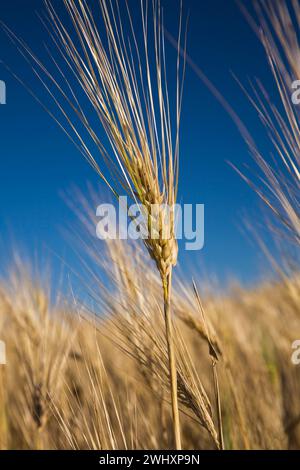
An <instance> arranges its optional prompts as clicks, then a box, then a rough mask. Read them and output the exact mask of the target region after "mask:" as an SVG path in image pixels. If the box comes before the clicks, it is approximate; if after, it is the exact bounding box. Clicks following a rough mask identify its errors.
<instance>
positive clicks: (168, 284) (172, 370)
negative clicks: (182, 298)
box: [163, 269, 181, 450]
mask: <svg viewBox="0 0 300 470" xmlns="http://www.w3.org/2000/svg"><path fill="white" fill-rule="evenodd" d="M163 290H164V314H165V325H166V340H167V347H168V359H169V375H170V389H171V402H172V415H173V430H174V438H175V445H176V449H177V450H181V436H180V422H179V410H178V396H177V371H176V357H175V350H174V341H173V330H174V327H173V322H172V315H171V290H172V269H170V272H169V274H168V275H167V276H166V277H165V280H164V282H163Z"/></svg>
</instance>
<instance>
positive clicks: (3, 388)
mask: <svg viewBox="0 0 300 470" xmlns="http://www.w3.org/2000/svg"><path fill="white" fill-rule="evenodd" d="M62 1H63V3H64V5H65V7H66V11H67V13H68V19H69V23H67V21H66V23H64V22H63V21H62V20H61V18H60V15H59V14H58V12H57V11H56V10H55V8H54V7H53V6H52V4H51V3H50V2H48V1H47V0H46V5H47V12H48V15H47V19H46V20H43V21H44V24H45V27H46V28H47V30H48V33H49V35H50V37H51V40H52V42H53V44H54V45H55V48H56V54H57V55H56V56H55V54H54V52H53V53H51V52H50V50H49V57H50V60H51V62H52V65H53V69H54V71H53V72H52V73H50V72H49V71H48V68H46V67H45V65H43V62H42V61H40V60H39V59H38V58H37V57H36V56H35V55H34V53H33V52H32V51H31V50H30V49H29V47H28V46H27V45H26V44H25V43H23V42H22V41H21V40H19V39H18V38H17V37H16V36H15V35H14V34H13V33H12V32H11V31H10V30H8V29H7V28H6V27H5V29H6V32H7V34H8V35H9V36H10V37H11V38H12V39H13V41H14V42H15V43H16V44H17V47H18V48H19V50H20V51H21V52H22V53H23V54H24V55H25V57H26V59H27V60H28V62H29V63H30V64H31V66H32V70H33V72H34V73H35V74H36V76H37V77H38V78H39V80H40V81H41V83H42V84H43V85H44V87H45V88H46V90H47V92H48V93H50V96H51V97H52V99H53V102H54V105H55V107H56V110H57V111H58V112H57V111H56V112H51V111H50V110H48V112H49V113H50V114H51V116H52V117H53V118H54V119H55V120H56V121H57V122H58V124H59V125H60V126H61V128H62V129H63V130H64V131H65V132H66V134H67V135H68V137H69V138H70V139H71V140H72V141H73V142H74V144H75V145H76V146H77V148H78V149H79V150H80V152H81V153H82V154H83V156H84V157H85V158H86V159H87V161H88V162H89V163H90V164H91V165H92V167H93V168H94V170H95V171H96V172H97V173H98V175H99V177H100V178H101V179H102V180H104V181H105V183H106V184H107V185H108V186H109V188H110V190H111V191H112V193H113V195H114V196H115V197H116V198H117V200H118V198H119V197H120V195H122V191H123V192H124V193H125V194H127V195H128V197H129V198H131V200H132V201H135V202H136V203H137V204H139V205H141V206H142V207H144V208H145V211H144V212H143V215H144V225H145V227H146V228H147V229H148V231H149V233H150V234H151V235H153V234H154V236H151V237H149V238H148V239H146V240H145V243H144V244H145V246H146V250H144V247H143V246H140V245H139V244H138V243H137V242H128V241H126V242H125V241H121V240H106V241H105V242H104V241H102V242H101V243H102V244H101V249H99V241H97V239H96V238H95V236H94V233H95V214H94V209H93V207H94V205H95V204H94V203H96V202H97V201H98V200H99V197H96V198H95V195H94V194H93V195H91V196H90V197H88V196H87V195H84V196H81V195H77V196H76V198H77V199H76V200H74V197H75V196H74V193H73V194H72V198H73V199H72V200H71V205H72V206H74V207H75V209H76V212H77V214H78V218H79V220H80V227H81V228H80V230H81V232H80V233H81V234H82V238H80V240H79V246H80V250H81V251H80V256H81V260H82V272H81V273H77V275H76V282H74V286H77V287H78V286H80V289H81V291H82V292H84V294H83V295H82V292H80V291H79V289H78V292H76V288H75V287H74V286H72V288H71V289H70V292H69V293H68V292H67V293H64V295H62V292H59V291H58V292H56V293H53V292H52V293H51V289H50V286H51V280H50V278H49V279H47V278H46V280H45V281H44V282H42V280H41V276H40V273H39V272H35V270H34V269H30V268H28V267H27V268H25V267H24V265H23V264H22V263H21V262H20V260H19V258H17V259H16V262H15V263H14V265H13V266H12V269H11V273H9V275H7V278H6V279H5V280H1V283H0V338H2V337H3V338H4V339H5V343H6V348H7V358H8V364H7V365H6V366H0V448H1V449H99V450H102V449H105V450H116V449H171V448H177V449H180V448H184V449H203V450H204V449H297V448H298V449H299V448H300V400H299V391H300V374H299V368H297V367H296V366H294V365H292V363H291V354H292V350H291V345H292V343H293V341H294V340H295V339H296V337H297V335H298V338H299V337H300V326H299V325H300V322H299V314H300V311H299V305H300V279H299V275H297V273H296V274H295V273H294V274H293V275H288V274H287V273H286V272H283V271H280V278H279V280H274V281H268V282H267V281H266V282H265V283H262V285H261V286H260V287H258V288H255V289H254V288H253V289H252V290H245V289H244V288H241V287H239V285H238V284H235V285H232V286H231V287H230V289H229V290H228V292H226V293H220V292H219V290H218V289H217V288H214V286H211V287H209V286H208V288H207V289H205V290H204V289H203V288H202V285H200V287H201V289H200V288H199V284H200V283H199V280H198V279H195V280H194V281H192V279H183V278H181V275H180V273H179V272H178V271H179V270H177V273H175V276H174V280H173V289H172V272H173V268H174V266H175V265H176V262H177V257H178V247H177V242H176V239H175V220H174V212H173V211H172V209H171V211H168V210H167V206H168V207H171V208H173V207H174V204H175V203H176V197H177V189H178V177H179V129H180V116H181V107H182V96H183V79H184V72H185V61H184V60H183V61H181V60H180V57H181V56H182V55H183V57H184V56H185V42H186V40H185V33H184V32H183V30H184V28H183V27H182V16H181V15H179V24H178V28H179V33H178V42H177V45H176V48H177V60H176V64H175V67H174V69H175V74H174V77H173V79H174V78H175V82H176V86H175V96H174V99H172V96H170V95H171V93H169V89H168V80H167V59H166V54H165V40H164V28H163V14H162V10H161V6H160V2H159V0H153V2H150V5H148V2H144V1H141V24H142V38H141V41H140V38H139V37H137V35H136V32H135V27H134V24H133V20H132V16H131V15H130V12H129V11H128V18H127V20H128V21H127V23H128V24H127V26H128V31H127V30H126V32H125V31H124V23H123V19H121V15H120V11H119V8H118V2H110V1H107V0H100V1H99V5H100V8H98V10H99V13H101V17H102V23H101V24H102V26H103V28H99V27H98V16H97V18H95V17H94V16H93V15H94V13H92V11H91V9H90V7H89V4H88V2H86V1H84V0H78V1H76V0H62ZM292 5H293V9H289V8H288V7H287V6H286V4H285V2H273V1H270V2H269V1H259V2H256V7H257V13H258V18H259V19H260V24H259V26H257V25H256V24H254V28H255V30H256V32H257V34H258V35H259V36H260V38H261V40H262V42H263V45H264V47H265V50H266V54H267V57H268V60H269V63H270V66H271V70H272V73H273V74H274V78H275V81H276V84H277V87H278V90H279V96H280V99H281V103H282V107H283V109H282V110H281V111H280V110H279V109H277V108H276V107H275V106H274V105H273V104H272V101H271V100H270V98H269V97H268V95H267V93H266V90H264V88H263V87H262V85H260V84H259V83H258V86H257V87H253V89H252V91H253V93H249V92H247V94H248V96H249V98H250V100H251V102H252V104H253V105H254V106H255V109H256V110H257V112H258V115H259V117H260V119H261V120H262V122H263V124H264V125H265V126H266V127H267V130H268V134H269V136H270V138H271V143H272V145H273V148H274V159H275V163H274V166H271V164H270V163H268V161H269V160H268V159H267V158H263V156H262V155H261V154H260V152H259V150H258V148H257V146H256V145H255V143H254V139H252V138H249V135H250V134H247V143H248V145H249V146H250V148H251V152H252V153H253V155H254V157H255V160H256V162H257V163H258V164H259V167H260V169H261V170H262V174H260V176H259V179H258V180H257V181H253V180H250V178H249V177H248V176H246V175H245V174H243V173H242V172H240V173H241V175H242V177H243V178H244V179H245V180H246V181H247V182H248V183H249V184H250V185H251V186H252V187H254V189H255V190H256V191H257V192H258V194H259V196H260V197H261V198H262V199H263V201H264V202H265V203H266V204H267V206H268V207H269V208H271V211H272V213H273V214H274V215H275V222H274V227H273V228H275V229H276V231H278V229H281V232H282V231H283V232H284V234H285V235H289V240H288V241H287V243H290V241H291V240H292V242H293V244H294V247H296V250H297V249H299V237H300V228H299V227H300V219H299V190H300V177H299V174H300V168H299V166H300V165H299V163H300V161H299V152H300V145H299V116H298V112H297V109H296V108H295V107H293V106H292V104H291V100H290V89H291V82H292V81H293V80H294V79H296V78H300V73H299V72H300V71H299V58H300V48H299V45H298V39H299V34H300V4H299V2H298V1H296V0H295V1H293V2H292ZM99 16H100V15H99ZM251 21H252V20H251ZM252 23H253V21H252ZM103 31H105V34H103ZM128 35H129V36H130V40H129V39H128ZM297 74H298V76H297ZM99 123H100V124H101V126H102V128H103V129H104V131H105V134H106V139H107V141H106V143H105V144H104V143H103V142H102V140H100V136H99V134H98V133H97V129H98V127H99ZM88 142H90V147H89V145H88ZM96 151H97V154H98V155H99V154H100V158H97V157H96V156H95V152H96ZM94 198H95V199H94ZM152 205H156V206H157V207H159V210H158V211H157V212H156V213H155V215H153V212H151V207H152ZM129 216H130V214H129ZM164 229H166V230H164ZM166 234H167V235H168V236H166ZM147 252H148V253H147ZM148 254H150V257H149V256H148ZM174 286H175V288H174ZM171 289H172V295H171ZM171 300H172V313H171ZM295 335H296V337H295Z"/></svg>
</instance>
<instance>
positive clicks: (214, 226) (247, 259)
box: [0, 0, 274, 284]
mask: <svg viewBox="0 0 300 470" xmlns="http://www.w3.org/2000/svg"><path fill="white" fill-rule="evenodd" d="M42 3H43V2H42V1H41V0H27V1H26V2H24V1H23V0H2V1H1V14H0V15H1V20H3V21H4V22H5V23H6V24H7V25H8V26H9V27H10V28H11V29H13V30H14V31H15V32H16V33H17V35H18V36H21V37H22V38H24V39H25V40H26V42H27V43H28V44H29V45H30V46H31V47H32V49H33V50H34V51H36V52H37V54H39V55H41V56H43V54H44V52H43V50H42V42H43V41H44V40H47V34H46V32H45V31H44V30H43V28H42V26H41V25H40V23H39V20H38V19H37V17H36V15H35V11H41V10H42V9H43V5H42ZM53 3H54V4H57V5H59V4H60V3H61V2H60V0H54V2H53ZM137 3H139V2H137V1H136V0H130V1H129V4H131V5H133V6H134V7H135V4H137ZM250 3H251V2H250V1H244V4H245V5H246V6H250ZM163 4H164V11H165V17H166V23H167V26H168V28H169V29H170V30H172V29H173V28H175V27H176V24H177V23H176V21H177V14H178V9H176V8H175V7H174V4H177V2H176V1H175V0H165V1H164V2H163ZM183 7H184V11H185V12H189V13H190V20H189V33H188V53H189V55H190V56H191V57H192V59H193V60H194V62H195V63H196V64H197V66H199V67H200V68H201V70H202V71H203V72H204V73H205V74H206V75H207V76H208V78H209V79H210V80H211V81H212V82H213V83H214V84H215V85H216V86H217V88H218V89H219V90H220V91H221V93H222V94H223V95H224V96H225V98H226V99H227V101H229V102H230V103H231V104H232V106H233V107H234V108H235V110H236V111H237V112H238V113H239V115H240V116H241V117H242V118H243V120H244V121H245V122H246V123H247V124H248V125H249V128H250V130H251V132H252V133H253V134H254V135H255V137H256V139H257V140H258V141H259V142H260V141H261V142H263V139H265V135H264V133H263V131H262V129H261V127H260V125H259V122H258V119H257V116H256V113H255V112H254V110H252V109H251V106H250V104H249V102H248V101H247V99H246V98H245V96H244V95H243V93H242V92H241V90H240V89H239V86H238V85H237V83H236V82H235V81H234V79H233V78H232V74H231V72H234V73H235V74H236V75H237V76H238V77H239V79H240V80H241V81H242V82H245V83H246V81H247V79H248V77H250V78H253V77H255V76H258V77H260V78H261V79H262V81H263V82H264V84H265V86H266V87H268V89H269V90H274V84H273V81H272V77H271V74H270V72H269V70H268V67H267V64H266V59H265V55H264V52H263V49H262V47H261V45H260V43H259V42H258V40H257V38H256V37H255V35H254V33H253V31H252V30H251V28H250V27H249V25H248V24H247V22H246V20H245V19H244V17H243V16H242V14H241V12H240V11H239V8H238V7H237V4H236V2H235V1H234V0H209V1H205V0H201V1H199V0H183ZM135 10H136V9H135ZM0 51H1V52H0V60H3V61H4V62H5V63H7V64H8V65H9V66H10V67H11V68H12V69H13V70H14V71H15V72H16V73H17V74H18V75H19V76H21V77H22V78H24V80H25V81H27V82H28V83H29V84H31V85H32V86H33V87H35V86H37V89H36V91H37V94H38V93H39V89H38V84H37V83H36V82H35V81H34V80H33V77H32V74H31V72H30V70H29V69H28V67H27V66H26V63H25V62H24V60H23V59H22V57H21V56H20V55H19V54H18V52H17V51H16V48H15V47H14V46H13V45H12V44H10V42H9V40H8V39H7V37H6V36H5V34H3V33H2V32H0ZM168 53H170V54H174V51H173V50H172V48H171V47H170V48H169V50H168ZM0 80H4V81H5V82H6V86H7V104H6V106H0V143H1V146H0V153H1V158H0V168H1V169H0V258H1V265H3V264H6V262H7V261H9V260H10V258H9V253H10V250H9V247H10V246H11V245H12V244H14V245H17V246H19V247H20V248H19V251H21V252H22V253H24V255H25V253H26V256H28V255H29V256H31V255H32V254H33V253H39V255H41V254H42V256H46V257H47V256H50V257H52V258H53V259H54V261H53V263H54V269H55V270H57V269H59V266H60V263H61V261H60V259H61V258H63V259H65V260H66V261H67V263H68V264H70V265H71V266H73V265H74V266H75V264H76V261H75V258H74V254H73V249H72V247H71V245H70V242H69V240H68V239H67V238H66V237H65V236H64V234H63V229H64V228H65V227H66V226H68V227H69V226H71V227H72V225H73V223H74V222H75V217H74V214H73V212H72V211H71V210H70V209H69V208H68V207H67V206H66V204H65V202H64V200H63V198H62V197H61V193H62V192H69V191H70V189H71V188H72V187H74V186H75V187H77V188H80V189H81V190H82V191H83V192H85V190H86V185H87V183H88V182H91V183H92V184H93V185H94V186H95V187H97V188H99V189H100V190H102V188H104V186H103V184H102V183H101V182H100V181H99V180H98V178H97V176H96V175H95V174H94V173H93V171H92V169H91V168H90V167H89V166H88V164H87V163H86V162H85V161H84V160H83V159H82V157H81V155H80V154H79V153H78V152H77V150H76V149H75V148H74V147H73V145H72V144H71V143H70V142H69V141H68V140H67V138H66V137H65V135H63V133H62V132H61V130H60V129H59V128H58V127H57V126H56V124H55V123H54V122H53V121H52V120H51V118H50V117H49V116H48V115H47V114H46V113H45V111H44V110H43V109H42V108H41V107H40V106H39V104H38V103H36V102H35V101H34V99H33V98H32V97H31V96H30V95H29V94H28V93H27V91H26V90H25V89H24V88H23V87H22V86H21V85H20V84H19V83H18V82H17V81H16V80H15V79H14V78H13V77H12V76H11V75H10V74H9V73H8V72H7V70H6V69H5V67H4V66H2V65H1V64H0ZM34 89H35V88H34ZM228 160H229V161H231V162H233V163H234V164H235V165H238V166H242V165H243V164H250V165H253V164H252V163H251V159H250V157H249V155H248V151H247V148H246V145H245V144H244V142H243V139H242V138H241V136H240V135H239V133H238V131H237V129H236V128H235V125H234V124H233V123H232V121H231V119H230V117H229V116H228V115H227V114H226V112H225V111H224V110H223V109H222V107H221V105H220V104H219V103H218V102H217V101H216V99H215V98H214V97H213V96H212V95H211V94H210V92H209V91H208V90H207V89H206V87H205V86H204V85H203V84H202V82H201V81H200V80H199V78H198V77H197V76H196V75H195V73H194V72H193V71H192V70H191V69H189V68H188V69H187V74H186V83H185V95H184V109H183V115H182V130H181V173H180V202H185V203H203V204H205V247H204V249H203V250H202V251H201V252H199V253H192V252H182V253H181V255H180V263H181V265H182V268H183V269H184V270H185V271H186V272H188V273H191V270H193V271H198V272H199V273H201V274H202V275H209V276H210V277H216V278H217V279H219V280H220V282H221V284H223V283H225V281H226V280H228V279H230V278H236V279H239V280H240V281H241V282H243V283H253V282H258V281H259V279H260V278H261V276H262V273H264V270H265V269H266V268H265V265H264V263H265V261H264V258H263V256H262V255H261V253H260V252H259V249H258V248H257V246H256V244H255V243H254V242H253V240H251V234H249V233H247V231H245V229H244V221H243V220H244V218H245V217H246V218H247V219H248V220H250V221H252V222H251V223H252V224H253V225H254V226H258V225H259V224H260V223H261V222H262V221H261V204H260V203H259V201H258V199H257V197H256V196H255V195H254V194H253V193H252V191H251V190H250V189H249V188H248V187H247V186H246V184H245V183H244V182H243V181H242V180H241V179H240V177H239V176H238V175H237V174H236V173H235V172H234V171H233V170H232V168H231V167H230V166H229V165H228V163H227V161H228ZM99 249H101V247H100V246H99ZM76 266H77V265H76ZM76 269H78V266H77V268H76Z"/></svg>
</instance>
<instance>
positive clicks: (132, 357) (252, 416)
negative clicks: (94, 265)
mask: <svg viewBox="0 0 300 470" xmlns="http://www.w3.org/2000/svg"><path fill="white" fill-rule="evenodd" d="M114 243H116V246H113V247H111V246H108V247H107V253H106V255H107V256H106V261H109V262H110V263H109V266H110V268H109V269H107V268H106V269H107V271H106V274H107V276H109V279H110V281H111V286H113V287H111V289H110V291H109V292H108V291H106V290H105V287H104V286H101V285H100V284H99V285H97V284H96V283H95V286H94V287H93V293H92V295H93V298H94V300H95V301H97V302H96V304H97V308H98V310H97V311H92V309H90V308H89V309H86V308H84V307H82V306H78V304H77V305H75V304H74V305H73V306H72V305H70V303H67V302H64V301H63V299H61V298H60V299H59V297H61V296H59V293H57V300H58V301H57V303H56V304H55V303H53V300H52V301H50V298H49V293H48V292H49V289H48V287H49V286H48V287H47V286H44V287H43V286H42V285H39V283H38V282H36V281H34V280H33V278H32V277H31V275H30V274H29V273H28V271H26V270H25V269H24V268H22V267H20V266H19V267H18V268H15V270H14V271H13V274H12V275H11V277H10V280H9V281H7V282H6V283H5V285H2V287H1V291H0V292H1V295H0V302H1V308H0V325H1V326H0V328H1V329H0V337H1V338H4V339H5V342H6V348H7V364H6V365H5V366H1V369H0V370H1V382H0V394H1V401H0V430H1V431H0V436H1V441H0V442H1V448H2V449H106V450H110V449H168V448H173V446H174V442H173V433H172V417H171V408H170V396H169V390H168V368H167V350H166V344H165V338H164V335H163V334H161V331H162V330H161V328H160V326H159V325H160V323H163V321H164V320H163V313H162V311H161V309H160V307H159V298H160V295H161V293H160V282H159V281H160V280H159V278H157V277H156V276H155V274H154V273H153V269H151V266H149V265H148V264H147V260H146V259H144V257H143V254H142V252H139V251H138V250H137V248H136V247H135V246H133V247H130V249H129V247H126V246H124V243H123V244H122V243H120V242H114ZM106 266H108V264H107V265H106ZM142 272H143V276H141V273H142ZM176 283H177V281H175V284H176ZM145 284H147V294H145V289H144V285H145ZM299 302H300V281H299V278H297V277H295V278H294V279H289V280H288V279H286V280H282V281H280V282H279V281H278V282H274V283H268V284H266V285H264V286H262V287H260V288H257V289H254V290H252V291H247V290H245V289H242V288H239V287H235V288H234V289H232V291H231V293H229V294H228V295H223V296H219V298H215V297H213V296H210V295H206V296H204V297H203V305H204V311H205V320H204V319H203V318H204V317H203V316H202V315H201V312H200V311H199V308H198V305H197V298H196V296H195V295H194V292H193V289H192V288H189V287H188V286H186V285H184V284H183V283H182V282H178V283H177V285H176V289H175V293H174V315H175V317H176V341H175V343H176V344H175V347H176V355H177V364H178V369H177V378H178V397H179V402H180V420H181V432H182V443H183V448H185V449H215V448H217V446H218V432H217V427H218V426H217V415H216V403H215V395H214V381H213V373H212V361H211V356H212V354H213V355H215V356H216V360H217V366H215V367H217V368H218V377H219V388H220V397H221V408H222V421H223V434H224V446H225V448H226V449H245V448H247V449H288V448H290V449H293V448H299V445H300V441H299V440H300V426H299V421H300V419H299V416H300V403H299V390H300V375H299V368H298V367H296V366H295V365H293V364H292V363H291V344H292V342H293V340H294V338H295V334H296V332H297V331H299ZM209 346H210V347H209ZM211 348H213V351H214V353H212V351H211Z"/></svg>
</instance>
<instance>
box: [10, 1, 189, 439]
mask: <svg viewBox="0 0 300 470" xmlns="http://www.w3.org/2000/svg"><path fill="white" fill-rule="evenodd" d="M45 1H46V5H47V10H48V24H47V26H46V27H48V29H49V33H50V36H51V38H52V39H53V41H54V43H55V45H56V47H57V50H58V52H59V55H60V56H61V57H60V58H63V62H64V66H65V67H63V66H60V65H58V61H57V60H56V59H55V58H54V57H53V56H52V55H51V53H50V57H51V58H52V60H53V62H54V64H55V66H56V72H57V75H58V77H56V78H55V77H54V75H52V74H50V73H49V72H48V70H47V69H46V67H45V66H44V65H43V64H42V63H41V62H40V61H39V60H38V59H37V58H36V57H35V56H34V54H32V53H31V51H30V50H29V49H28V48H27V47H26V46H25V50H26V54H27V57H28V58H29V60H32V61H33V62H34V64H35V65H34V72H35V73H36V74H37V76H38V77H39V79H40V80H41V81H42V83H43V85H44V86H45V88H46V90H47V91H48V92H49V91H50V95H51V96H52V98H53V100H54V103H55V105H56V106H57V107H58V110H59V113H60V114H61V115H60V116H57V117H55V119H56V120H57V121H58V122H59V125H60V126H61V127H62V128H63V129H64V130H65V132H66V133H67V134H68V135H69V137H70V138H71V139H72V141H73V142H75V144H76V145H77V147H78V148H79V149H80V151H81V152H82V154H83V155H84V157H85V158H86V159H87V160H88V161H89V163H90V164H91V165H92V167H93V168H94V169H95V170H96V172H97V173H98V175H99V176H100V177H101V178H102V179H103V180H104V181H105V182H106V184H107V185H108V186H109V187H110V189H111V190H112V191H113V193H114V195H116V196H117V198H118V197H119V195H120V193H121V192H122V191H125V192H126V193H127V194H128V195H129V196H130V198H131V200H133V201H135V202H136V203H137V204H139V205H140V206H142V207H143V208H144V213H143V215H144V227H145V228H146V229H148V230H149V232H150V235H149V236H148V238H147V239H146V240H145V245H146V247H147V250H148V252H149V254H150V256H151V258H152V259H153V260H154V261H155V263H156V266H157V269H158V271H159V273H160V276H161V280H162V287H163V293H164V312H165V328H166V339H167V344H168V357H169V375H170V383H171V395H172V410H173V420H174V437H175V442H176V447H177V448H180V447H181V442H180V426H179V413H178V403H177V375H176V360H175V352H174V347H173V325H172V318H171V310H170V301H171V284H172V268H173V267H174V266H175V265H176V262H177V254H178V248H177V241H176V239H175V228H174V204H175V203H176V196H177V186H178V169H179V127H180V116H181V103H182V93H183V86H182V84H183V75H184V69H185V66H184V65H183V66H182V65H181V63H180V60H179V58H180V54H179V50H180V43H181V16H180V21H179V39H178V56H177V65H176V67H174V75H175V77H174V82H175V83H176V87H175V96H176V97H175V99H174V101H175V103H174V109H172V108H171V106H170V103H171V98H170V96H169V90H168V81H167V64H166V59H165V43H164V32H163V17H162V10H161V6H160V1H159V0H153V2H151V4H152V9H151V12H150V11H149V6H148V2H144V1H143V0H141V19H142V21H141V25H142V32H141V41H139V39H138V37H137V35H136V33H135V25H134V24H133V21H132V18H131V16H130V14H129V15H128V26H129V36H130V39H128V33H127V32H126V34H125V32H124V31H123V24H122V21H121V14H120V11H119V4H118V2H117V1H116V2H110V1H106V0H100V2H99V4H100V10H101V14H102V15H101V16H102V24H101V27H100V26H98V24H97V23H96V20H95V17H94V16H93V13H92V10H91V7H90V5H89V4H88V2H86V1H84V0H78V1H77V0H63V2H64V5H65V7H66V10H67V12H68V17H69V18H68V19H69V20H70V23H71V24H68V25H67V21H66V23H64V21H63V20H62V19H61V15H59V14H58V12H57V11H56V10H55V8H54V7H53V6H52V4H51V3H50V2H48V0H45ZM126 5H127V4H126ZM128 13H129V12H128ZM150 17H151V20H150ZM49 24H50V26H49ZM102 25H103V26H104V28H103V29H102ZM102 31H105V34H103V32H102ZM7 32H8V34H10V35H12V33H11V32H10V31H7ZM103 36H105V37H103ZM14 40H15V41H17V42H18V45H19V46H20V48H23V49H24V44H23V43H22V42H21V41H18V40H17V38H15V37H14ZM139 43H141V46H140V45H139ZM64 68H66V69H67V71H65V70H64ZM175 69H176V70H175ZM67 77H68V78H67ZM72 81H73V82H75V85H74V84H72ZM49 82H50V84H49ZM62 82H63V85H62V84H61V83H62ZM53 88H54V91H51V90H53ZM83 96H84V97H85V99H87V101H86V102H85V104H83V103H82V97H83ZM87 110H89V113H91V114H93V112H94V116H91V115H90V114H89V115H88V112H87ZM99 121H100V123H101V124H102V127H103V129H104V130H105V133H106V136H107V138H108V141H109V144H110V151H108V149H107V148H106V147H105V146H104V145H103V143H102V142H101V140H100V137H99V133H98V122H99ZM95 122H96V124H95ZM83 134H85V135H87V136H88V137H89V138H90V139H91V140H92V141H93V143H94V144H96V146H97V148H98V150H99V151H100V153H101V155H102V157H103V158H102V163H101V164H100V163H98V162H97V160H96V158H95V157H94V156H93V154H92V152H91V150H90V149H89V148H88V145H87V143H86V139H85V137H83ZM102 164H104V166H105V167H106V170H108V173H109V174H107V175H105V170H104V169H102ZM153 205H155V206H156V207H158V212H157V213H156V214H154V215H153V212H152V211H151V208H152V206H153ZM165 207H168V208H169V212H170V217H168V214H167V212H168V210H166V209H165ZM152 232H154V233H155V236H153V235H152ZM165 233H167V234H168V236H165Z"/></svg>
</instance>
